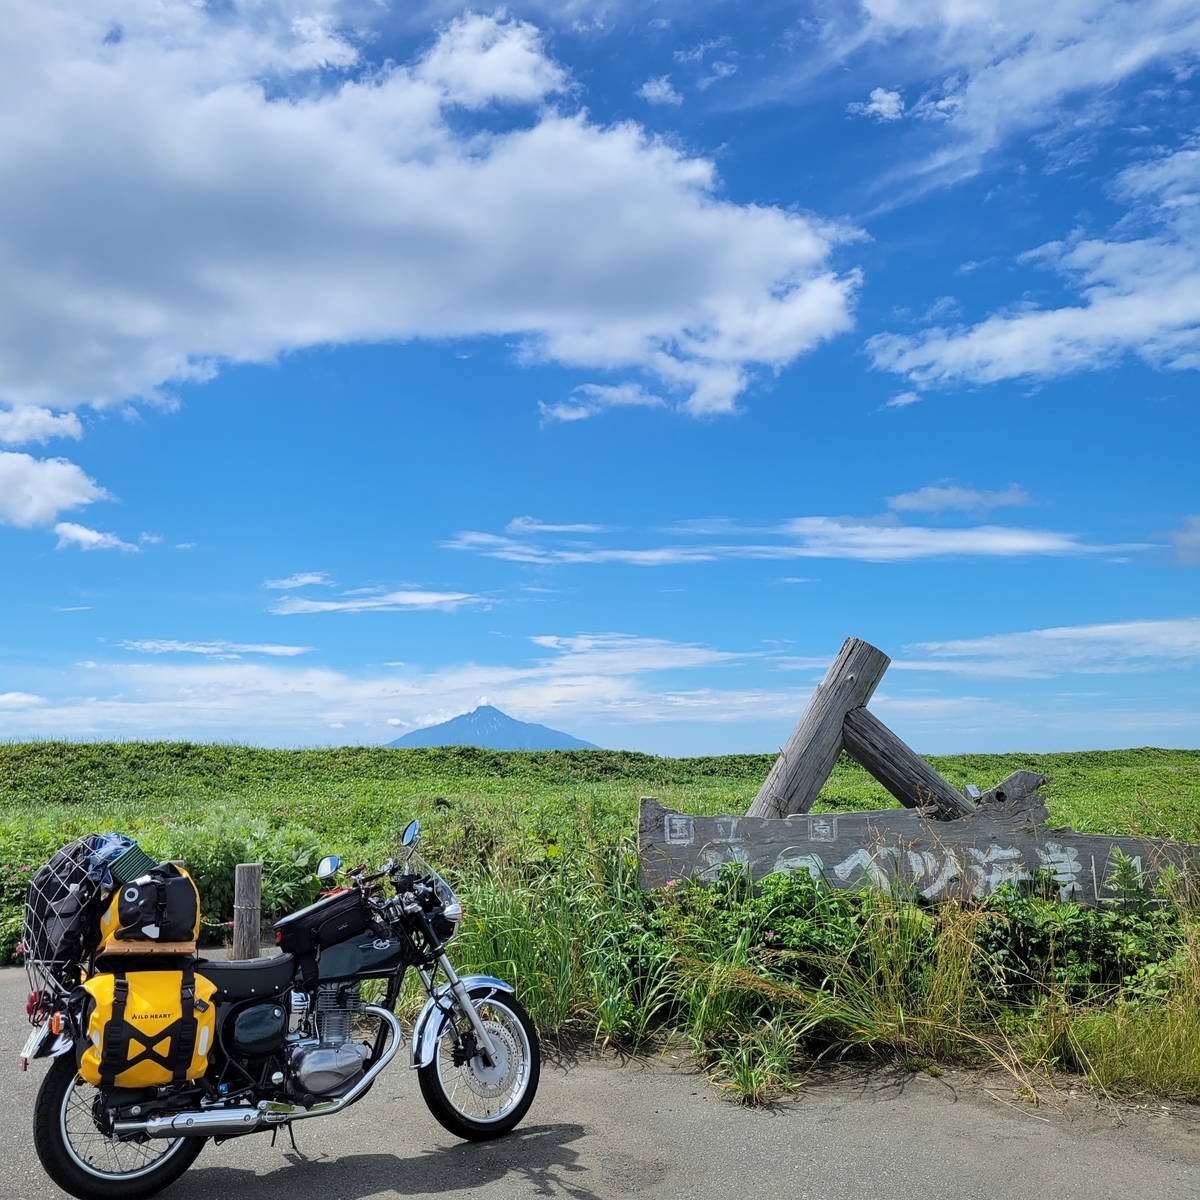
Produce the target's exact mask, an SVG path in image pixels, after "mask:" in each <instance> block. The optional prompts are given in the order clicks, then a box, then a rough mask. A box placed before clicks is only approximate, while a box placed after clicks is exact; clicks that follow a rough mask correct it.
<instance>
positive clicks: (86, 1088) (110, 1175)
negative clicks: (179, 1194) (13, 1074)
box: [33, 1053, 205, 1200]
mask: <svg viewBox="0 0 1200 1200" xmlns="http://www.w3.org/2000/svg"><path fill="white" fill-rule="evenodd" d="M96 1096H97V1092H96V1089H95V1088H93V1087H91V1086H90V1085H89V1084H86V1083H84V1082H83V1080H82V1079H81V1078H80V1076H79V1074H78V1072H77V1071H76V1070H75V1058H74V1055H72V1054H70V1053H68V1054H64V1055H62V1056H60V1057H59V1058H56V1059H55V1060H54V1061H53V1062H52V1063H51V1064H50V1070H49V1071H47V1072H46V1077H45V1079H43V1080H42V1086H41V1087H40V1088H39V1089H38V1095H37V1102H36V1103H35V1105H34V1109H33V1145H34V1148H35V1149H36V1150H37V1155H38V1158H40V1159H41V1160H42V1166H43V1167H44V1168H45V1171H46V1174H47V1175H49V1176H50V1178H51V1179H53V1180H54V1182H55V1183H57V1184H58V1186H59V1187H60V1188H62V1190H63V1191H64V1192H67V1193H69V1194H70V1195H72V1196H75V1197H77V1200H143V1197H146V1196H153V1195H154V1194H155V1193H156V1192H160V1191H162V1189H163V1188H165V1187H167V1186H168V1185H170V1184H172V1183H174V1182H175V1180H177V1179H178V1178H179V1177H180V1175H182V1174H183V1173H184V1171H186V1170H187V1169H188V1167H190V1166H191V1165H192V1163H194V1162H195V1161H196V1156H197V1155H198V1154H199V1153H200V1151H201V1150H203V1149H204V1142H205V1139H204V1138H175V1139H174V1140H173V1141H166V1140H162V1139H158V1138H154V1139H148V1140H147V1141H145V1142H133V1141H127V1142H113V1141H112V1140H111V1139H110V1138H107V1137H105V1136H104V1134H103V1133H101V1132H100V1130H98V1129H97V1128H96V1127H95V1123H94V1122H92V1120H91V1108H92V1104H93V1103H94V1101H95V1098H96Z"/></svg>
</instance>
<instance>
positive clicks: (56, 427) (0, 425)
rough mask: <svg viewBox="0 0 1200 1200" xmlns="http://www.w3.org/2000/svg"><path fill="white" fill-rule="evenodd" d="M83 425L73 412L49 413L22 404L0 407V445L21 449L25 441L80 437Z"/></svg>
mask: <svg viewBox="0 0 1200 1200" xmlns="http://www.w3.org/2000/svg"><path fill="white" fill-rule="evenodd" d="M82 436H83V426H82V425H80V423H79V418H78V417H77V416H76V415H75V414H74V413H52V412H51V411H50V410H49V409H48V408H37V407H35V406H32V405H25V406H24V407H21V408H9V409H3V408H0V442H4V443H5V444H6V445H9V446H22V445H24V444H25V443H26V442H47V441H49V440H50V439H51V438H56V437H69V438H81V437H82Z"/></svg>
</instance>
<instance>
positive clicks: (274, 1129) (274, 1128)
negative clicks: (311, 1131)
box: [271, 1125, 291, 1150]
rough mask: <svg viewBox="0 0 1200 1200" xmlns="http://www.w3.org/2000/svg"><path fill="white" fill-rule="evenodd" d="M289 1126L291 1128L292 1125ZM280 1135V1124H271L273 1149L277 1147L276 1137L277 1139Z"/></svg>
mask: <svg viewBox="0 0 1200 1200" xmlns="http://www.w3.org/2000/svg"><path fill="white" fill-rule="evenodd" d="M288 1128H291V1126H289V1127H288ZM278 1136H279V1126H278V1125H272V1126H271V1149H272V1150H274V1149H275V1139H276V1138H277V1137H278Z"/></svg>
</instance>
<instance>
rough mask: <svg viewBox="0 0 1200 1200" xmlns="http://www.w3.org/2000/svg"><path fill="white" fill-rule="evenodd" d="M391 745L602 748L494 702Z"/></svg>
mask: <svg viewBox="0 0 1200 1200" xmlns="http://www.w3.org/2000/svg"><path fill="white" fill-rule="evenodd" d="M388 745H389V746H400V747H411V746H482V747H483V748H484V749H487V750H599V749H600V747H599V746H593V745H592V743H591V742H585V741H582V740H580V739H579V738H576V737H572V736H571V735H570V734H569V733H559V731H558V730H557V729H548V728H547V727H546V726H545V725H531V724H530V723H529V722H527V721H515V720H513V718H512V717H510V716H508V715H507V713H502V712H501V711H500V710H499V709H498V708H493V707H492V706H491V705H490V704H481V705H480V706H479V707H478V708H477V709H476V710H475V711H474V712H469V713H463V715H462V716H461V717H455V718H454V719H453V720H451V721H443V722H442V723H441V724H440V725H429V726H427V727H426V728H424V729H414V730H413V731H412V733H406V734H405V735H404V736H403V737H398V738H397V739H396V740H395V741H394V742H388Z"/></svg>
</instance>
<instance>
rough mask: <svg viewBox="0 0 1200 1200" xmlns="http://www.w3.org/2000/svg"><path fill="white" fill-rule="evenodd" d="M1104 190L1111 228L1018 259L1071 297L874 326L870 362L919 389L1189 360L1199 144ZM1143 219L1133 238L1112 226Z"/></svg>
mask: <svg viewBox="0 0 1200 1200" xmlns="http://www.w3.org/2000/svg"><path fill="white" fill-rule="evenodd" d="M1115 190H1116V193H1117V195H1118V196H1119V197H1121V198H1123V199H1125V200H1127V201H1128V202H1129V203H1130V205H1131V211H1130V214H1129V216H1128V217H1127V218H1126V219H1125V221H1124V222H1123V225H1122V227H1121V228H1119V229H1118V231H1117V234H1118V236H1114V237H1113V238H1111V239H1108V240H1106V239H1103V238H1084V237H1082V236H1077V237H1075V238H1073V239H1071V240H1069V241H1067V242H1052V243H1050V244H1048V245H1045V246H1041V247H1039V248H1038V249H1037V250H1036V251H1033V252H1031V253H1030V254H1029V255H1027V256H1026V258H1027V259H1028V260H1029V261H1033V262H1036V263H1038V264H1040V265H1044V266H1046V267H1048V268H1050V269H1052V270H1054V271H1057V272H1058V273H1060V274H1062V275H1065V276H1066V277H1067V278H1068V280H1069V281H1070V282H1072V283H1073V284H1074V285H1075V286H1076V287H1077V288H1078V290H1079V291H1080V292H1081V293H1082V297H1083V302H1082V303H1080V304H1072V305H1065V306H1063V307H1061V308H1052V309H1042V308H1036V307H1033V306H1030V305H1024V306H1021V307H1019V308H1015V309H1013V310H1011V311H1008V312H1000V313H996V314H994V315H992V316H990V317H988V318H986V319H985V320H983V321H980V322H979V323H978V324H976V325H972V326H957V327H953V328H944V327H937V328H934V329H930V330H927V331H925V332H923V333H921V334H918V335H915V336H902V335H897V334H880V335H877V336H876V337H873V338H871V339H870V340H869V341H868V343H867V348H868V350H869V351H870V353H871V355H872V357H873V359H874V363H875V366H876V367H879V368H882V369H884V370H888V371H894V372H896V373H897V374H901V375H904V376H906V377H907V378H908V379H910V380H912V381H913V382H915V383H918V384H926V385H930V384H942V385H948V384H955V383H994V382H996V381H998V380H1001V379H1012V378H1019V377H1033V378H1051V377H1054V376H1060V375H1066V374H1069V373H1071V372H1074V371H1081V370H1098V369H1101V368H1103V367H1107V366H1111V365H1113V364H1114V363H1116V362H1118V361H1119V360H1120V359H1121V357H1122V356H1123V355H1125V354H1127V353H1132V354H1136V355H1137V356H1139V357H1140V358H1142V359H1143V360H1144V361H1145V362H1147V363H1149V364H1150V365H1151V366H1155V367H1165V368H1171V369H1175V370H1183V369H1192V370H1194V369H1196V368H1197V367H1200V216H1198V214H1200V148H1189V149H1185V150H1179V151H1176V152H1175V153H1173V154H1170V155H1168V156H1166V157H1164V158H1161V159H1158V160H1156V161H1154V162H1151V163H1147V164H1143V165H1139V166H1136V167H1130V168H1128V169H1127V170H1125V171H1123V172H1122V173H1121V175H1120V176H1119V177H1118V180H1117V183H1116V188H1115ZM1146 226H1150V227H1151V230H1152V231H1151V232H1149V233H1147V235H1146V236H1143V237H1136V238H1135V237H1129V236H1127V235H1125V234H1124V233H1123V230H1128V229H1130V228H1131V227H1141V228H1145V227H1146Z"/></svg>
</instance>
